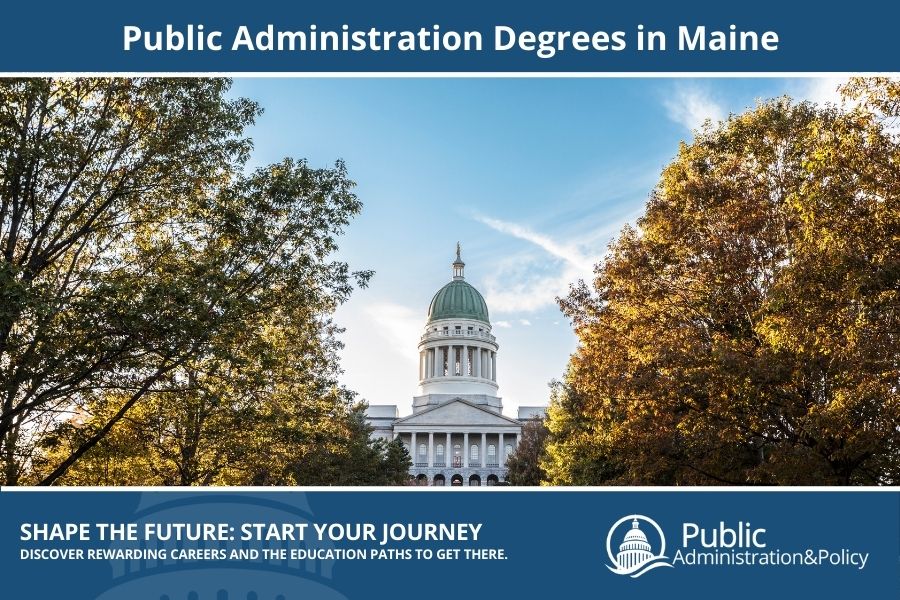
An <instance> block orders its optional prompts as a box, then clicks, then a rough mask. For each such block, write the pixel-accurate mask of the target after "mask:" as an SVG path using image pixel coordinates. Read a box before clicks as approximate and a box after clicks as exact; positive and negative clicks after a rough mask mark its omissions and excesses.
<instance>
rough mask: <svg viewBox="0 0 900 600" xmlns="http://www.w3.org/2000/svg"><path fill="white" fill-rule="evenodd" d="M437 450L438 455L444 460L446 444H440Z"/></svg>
mask: <svg viewBox="0 0 900 600" xmlns="http://www.w3.org/2000/svg"><path fill="white" fill-rule="evenodd" d="M435 452H436V453H437V457H438V458H439V459H441V460H444V445H443V444H438V445H437V448H435Z"/></svg>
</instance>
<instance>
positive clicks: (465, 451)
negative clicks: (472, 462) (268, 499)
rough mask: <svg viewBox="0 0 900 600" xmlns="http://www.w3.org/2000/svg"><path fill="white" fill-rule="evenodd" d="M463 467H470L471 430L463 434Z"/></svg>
mask: <svg viewBox="0 0 900 600" xmlns="http://www.w3.org/2000/svg"><path fill="white" fill-rule="evenodd" d="M463 468H464V469H468V468H469V432H468V431H467V432H465V433H464V434H463Z"/></svg>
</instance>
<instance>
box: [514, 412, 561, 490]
mask: <svg viewBox="0 0 900 600" xmlns="http://www.w3.org/2000/svg"><path fill="white" fill-rule="evenodd" d="M549 433H550V432H549V430H548V429H547V426H546V424H545V423H544V420H543V419H536V420H534V421H529V422H527V423H525V425H523V426H522V435H521V437H520V439H519V445H518V446H517V447H516V450H515V452H513V453H512V454H511V455H510V456H509V457H508V458H507V459H506V468H507V476H506V477H507V481H508V482H509V484H510V485H541V482H542V481H544V480H545V479H547V473H546V472H545V471H544V469H543V467H542V466H541V462H542V461H543V460H545V447H544V446H545V444H546V441H547V435H548V434H549Z"/></svg>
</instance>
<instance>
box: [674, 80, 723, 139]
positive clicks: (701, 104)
mask: <svg viewBox="0 0 900 600" xmlns="http://www.w3.org/2000/svg"><path fill="white" fill-rule="evenodd" d="M663 106H665V107H666V112H667V114H668V116H669V119H671V120H672V121H675V122H676V123H679V124H680V125H683V126H684V127H686V128H687V129H690V130H691V131H694V130H695V129H699V128H700V127H702V126H703V123H705V122H706V120H707V119H709V120H710V121H712V122H713V123H715V122H716V121H721V120H723V119H724V118H725V117H726V116H728V112H727V111H726V110H725V108H724V107H722V105H721V104H720V103H719V102H718V101H717V100H716V99H715V98H713V96H712V95H711V94H710V92H709V90H708V89H705V88H703V87H700V86H697V85H678V86H676V87H675V88H674V90H673V91H672V93H671V94H670V95H669V96H667V97H666V98H665V99H664V100H663Z"/></svg>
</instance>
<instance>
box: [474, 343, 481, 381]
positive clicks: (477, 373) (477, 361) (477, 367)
mask: <svg viewBox="0 0 900 600" xmlns="http://www.w3.org/2000/svg"><path fill="white" fill-rule="evenodd" d="M472 360H473V361H474V362H475V365H474V369H475V372H474V373H472V374H473V375H474V376H475V377H481V348H479V347H478V346H476V347H475V348H474V349H473V350H472Z"/></svg>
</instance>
